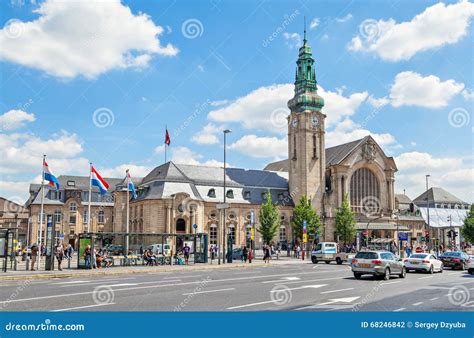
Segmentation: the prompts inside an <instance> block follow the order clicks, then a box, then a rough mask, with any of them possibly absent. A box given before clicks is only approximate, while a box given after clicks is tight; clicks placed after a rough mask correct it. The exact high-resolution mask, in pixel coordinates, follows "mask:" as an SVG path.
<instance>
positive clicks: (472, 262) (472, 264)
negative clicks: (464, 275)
mask: <svg viewBox="0 0 474 338" xmlns="http://www.w3.org/2000/svg"><path fill="white" fill-rule="evenodd" d="M467 272H469V273H470V274H471V275H474V256H470V257H469V263H467Z"/></svg>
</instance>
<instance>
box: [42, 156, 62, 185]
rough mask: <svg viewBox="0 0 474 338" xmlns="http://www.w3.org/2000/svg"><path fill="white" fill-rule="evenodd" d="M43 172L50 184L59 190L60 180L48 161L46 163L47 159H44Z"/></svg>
mask: <svg viewBox="0 0 474 338" xmlns="http://www.w3.org/2000/svg"><path fill="white" fill-rule="evenodd" d="M43 172H44V179H45V180H46V181H48V184H49V185H50V186H52V187H54V188H55V189H56V190H59V186H60V185H59V181H58V179H57V178H56V176H54V174H53V173H52V172H51V170H50V169H49V166H48V163H46V161H43Z"/></svg>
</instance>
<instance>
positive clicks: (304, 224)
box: [303, 220, 308, 234]
mask: <svg viewBox="0 0 474 338" xmlns="http://www.w3.org/2000/svg"><path fill="white" fill-rule="evenodd" d="M307 225H308V222H306V220H304V221H303V233H304V234H305V233H306V231H307V228H306V226H307Z"/></svg>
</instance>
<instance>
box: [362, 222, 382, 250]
mask: <svg viewBox="0 0 474 338" xmlns="http://www.w3.org/2000/svg"><path fill="white" fill-rule="evenodd" d="M381 218H383V214H380V216H379V217H377V218H374V219H369V220H368V221H367V227H366V234H365V247H366V248H367V249H369V224H370V223H371V222H375V221H377V220H379V219H381Z"/></svg>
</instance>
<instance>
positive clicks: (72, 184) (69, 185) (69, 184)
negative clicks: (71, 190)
mask: <svg viewBox="0 0 474 338" xmlns="http://www.w3.org/2000/svg"><path fill="white" fill-rule="evenodd" d="M66 184H67V186H68V187H75V186H76V182H75V181H71V180H69V181H67V182H66Z"/></svg>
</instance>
